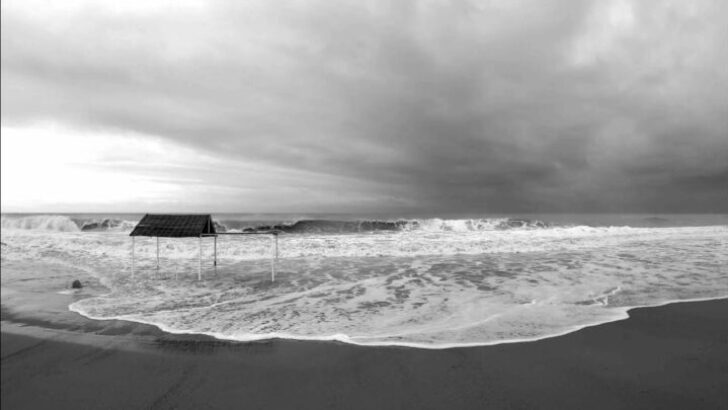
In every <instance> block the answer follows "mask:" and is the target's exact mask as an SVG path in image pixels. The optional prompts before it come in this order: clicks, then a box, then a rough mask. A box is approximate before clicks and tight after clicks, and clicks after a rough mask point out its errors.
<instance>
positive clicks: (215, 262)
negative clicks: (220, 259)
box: [212, 236, 217, 268]
mask: <svg viewBox="0 0 728 410" xmlns="http://www.w3.org/2000/svg"><path fill="white" fill-rule="evenodd" d="M214 238H215V256H214V258H215V260H214V262H213V263H212V264H213V266H215V268H217V236H214Z"/></svg>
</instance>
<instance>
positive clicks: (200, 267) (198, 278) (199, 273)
mask: <svg viewBox="0 0 728 410" xmlns="http://www.w3.org/2000/svg"><path fill="white" fill-rule="evenodd" d="M199 240H200V257H199V262H200V264H199V265H198V266H197V280H202V235H200V237H199Z"/></svg>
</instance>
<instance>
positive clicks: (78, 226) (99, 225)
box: [2, 215, 136, 232]
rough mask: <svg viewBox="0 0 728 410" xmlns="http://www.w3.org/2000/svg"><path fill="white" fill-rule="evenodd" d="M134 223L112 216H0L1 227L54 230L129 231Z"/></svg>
mask: <svg viewBox="0 0 728 410" xmlns="http://www.w3.org/2000/svg"><path fill="white" fill-rule="evenodd" d="M135 224H136V223H135V222H132V221H125V220H121V219H114V218H71V217H69V216H65V215H31V216H21V217H8V216H5V215H3V216H2V228H3V229H23V230H41V231H55V232H80V231H83V232H88V231H111V230H115V231H128V230H129V231H130V230H131V229H132V228H134V225H135Z"/></svg>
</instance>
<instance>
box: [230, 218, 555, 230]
mask: <svg viewBox="0 0 728 410" xmlns="http://www.w3.org/2000/svg"><path fill="white" fill-rule="evenodd" d="M549 227H551V224H549V223H547V222H544V221H540V220H531V219H519V218H480V219H439V218H431V219H409V220H405V219H402V220H396V221H382V220H359V221H333V220H322V219H310V220H308V219H307V220H300V221H296V222H293V223H285V224H277V225H260V226H256V227H249V228H245V229H243V232H259V231H270V230H278V231H282V232H286V233H359V232H376V231H425V232H472V231H495V230H508V229H543V228H549ZM216 228H217V229H219V230H220V232H224V231H226V230H227V228H226V227H225V225H222V224H216Z"/></svg>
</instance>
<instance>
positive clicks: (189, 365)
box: [2, 293, 728, 409]
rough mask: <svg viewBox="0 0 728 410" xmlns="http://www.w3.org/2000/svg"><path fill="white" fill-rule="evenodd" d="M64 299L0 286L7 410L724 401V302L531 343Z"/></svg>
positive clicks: (727, 326)
mask: <svg viewBox="0 0 728 410" xmlns="http://www.w3.org/2000/svg"><path fill="white" fill-rule="evenodd" d="M72 297H73V296H71V295H69V296H66V295H56V296H49V295H48V293H45V294H30V295H28V294H26V295H22V297H21V296H20V295H18V294H9V295H8V294H4V295H3V304H5V305H6V306H12V310H8V309H3V321H2V408H3V409H25V408H27V409H31V408H32V409H42V408H74V409H81V408H104V409H112V408H120V409H121V408H190V409H205V408H246V409H256V408H297V409H300V408H311V409H325V408H336V409H339V408H361V409H377V408H381V409H392V408H394V409H399V408H412V409H422V408H432V409H448V408H539V409H540V408H553V409H626V408H629V409H656V408H663V409H664V408H674V409H697V408H705V409H717V408H728V300H719V301H707V302H693V303H678V304H672V305H667V306H662V307H657V308H646V309H635V310H633V311H631V312H630V314H631V317H630V318H629V319H627V320H624V321H619V322H613V323H609V324H605V325H601V326H595V327H590V328H586V329H582V330H580V331H578V332H575V333H571V334H568V335H565V336H560V337H556V338H552V339H546V340H542V341H537V342H530V343H516V344H504V345H498V346H489V347H475V348H457V349H446V350H421V349H411V348H394V347H393V348H386V347H379V348H371V347H359V346H352V345H345V344H341V343H330V342H296V341H286V340H274V341H268V342H259V343H230V342H221V341H218V340H215V339H212V338H207V337H198V336H176V335H169V334H165V333H164V332H161V331H159V330H158V329H156V328H154V327H152V326H145V325H138V324H134V323H128V322H122V321H101V322H98V321H92V320H88V319H85V318H83V317H81V316H79V315H76V314H74V313H71V312H68V311H67V310H65V307H66V306H67V305H68V302H69V300H70V298H72ZM8 302H11V303H8ZM41 307H42V308H41ZM38 310H43V314H42V315H38V314H37V312H38ZM43 317H45V318H48V317H50V318H51V319H43Z"/></svg>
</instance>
